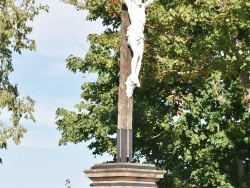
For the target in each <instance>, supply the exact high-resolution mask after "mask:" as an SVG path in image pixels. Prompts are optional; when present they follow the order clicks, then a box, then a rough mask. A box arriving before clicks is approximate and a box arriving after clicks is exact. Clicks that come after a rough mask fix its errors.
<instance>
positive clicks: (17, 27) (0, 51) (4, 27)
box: [0, 0, 47, 149]
mask: <svg viewBox="0 0 250 188" xmlns="http://www.w3.org/2000/svg"><path fill="white" fill-rule="evenodd" d="M40 10H47V7H46V6H41V5H39V6H35V1H34V0H22V1H17V2H16V1H14V0H1V1H0V40H1V43H0V62H1V64H0V109H2V110H3V109H6V110H7V111H9V112H10V113H11V122H12V124H13V125H7V124H5V123H4V122H3V121H0V149H6V148H7V140H8V139H9V138H12V139H13V141H14V143H15V144H19V143H20V139H21V138H22V137H23V134H24V133H25V132H26V129H25V127H23V126H22V125H20V124H19V122H20V120H21V118H25V119H30V120H32V121H35V119H34V117H33V112H34V100H32V99H31V98H30V97H28V96H27V97H24V98H21V97H20V94H19V92H18V88H17V85H15V84H12V83H11V82H10V80H9V75H10V74H11V72H13V71H14V69H13V62H12V55H13V53H18V54H21V52H22V50H25V49H28V50H35V42H34V40H32V39H29V38H28V35H29V34H30V33H31V32H32V27H31V26H29V22H30V21H33V19H34V18H35V16H36V15H38V13H39V11H40ZM0 114H1V111H0Z"/></svg>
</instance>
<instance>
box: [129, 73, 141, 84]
mask: <svg viewBox="0 0 250 188" xmlns="http://www.w3.org/2000/svg"><path fill="white" fill-rule="evenodd" d="M129 79H130V80H131V82H132V83H133V84H134V85H135V86H136V87H141V84H140V81H139V78H138V77H137V76H135V75H132V74H131V75H130V76H129Z"/></svg>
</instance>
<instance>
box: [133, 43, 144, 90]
mask: <svg viewBox="0 0 250 188" xmlns="http://www.w3.org/2000/svg"><path fill="white" fill-rule="evenodd" d="M138 49H139V52H138V54H139V55H138V61H137V65H136V69H135V75H136V77H137V80H138V86H137V87H140V82H139V73H140V70H141V65H142V55H143V49H144V41H143V39H141V40H140V43H139V45H138Z"/></svg>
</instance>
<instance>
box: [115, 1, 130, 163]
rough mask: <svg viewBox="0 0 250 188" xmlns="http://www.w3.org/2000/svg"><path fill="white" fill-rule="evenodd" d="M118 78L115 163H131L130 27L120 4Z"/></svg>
mask: <svg viewBox="0 0 250 188" xmlns="http://www.w3.org/2000/svg"><path fill="white" fill-rule="evenodd" d="M121 19H122V27H121V50H120V77H119V93H118V123H117V162H130V163H131V162H132V145H133V143H132V137H133V131H132V118H133V97H131V98H128V97H127V96H126V85H125V83H126V80H127V78H128V76H129V75H130V73H131V63H130V62H131V59H132V52H131V50H130V48H129V46H128V42H127V38H126V33H127V28H128V26H129V25H130V19H129V15H128V9H127V7H126V5H125V4H124V3H123V4H122V14H121Z"/></svg>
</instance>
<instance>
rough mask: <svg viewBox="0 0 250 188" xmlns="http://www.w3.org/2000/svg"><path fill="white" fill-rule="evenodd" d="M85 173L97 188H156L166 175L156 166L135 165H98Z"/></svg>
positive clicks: (92, 185)
mask: <svg viewBox="0 0 250 188" xmlns="http://www.w3.org/2000/svg"><path fill="white" fill-rule="evenodd" d="M84 172H85V174H86V175H87V177H88V178H89V179H91V180H92V181H93V183H92V184H91V187H97V188H112V187H114V188H118V187H119V188H121V187H124V188H129V187H133V188H135V187H145V188H146V187H154V188H156V182H158V181H159V180H160V179H162V178H163V176H164V174H165V171H160V170H156V167H155V165H149V164H133V163H107V164H96V165H94V166H93V167H92V168H91V169H89V170H85V171H84Z"/></svg>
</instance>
